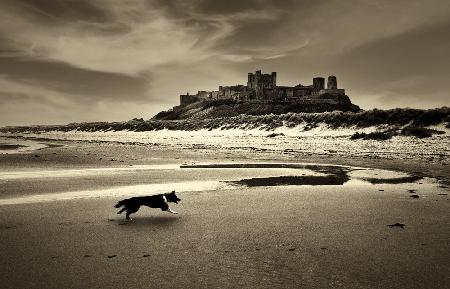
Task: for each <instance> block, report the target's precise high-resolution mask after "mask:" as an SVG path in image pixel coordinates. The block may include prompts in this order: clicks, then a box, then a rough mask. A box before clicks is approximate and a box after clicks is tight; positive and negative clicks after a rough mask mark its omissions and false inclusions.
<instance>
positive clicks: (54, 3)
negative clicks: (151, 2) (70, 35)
mask: <svg viewBox="0 0 450 289" xmlns="http://www.w3.org/2000/svg"><path fill="white" fill-rule="evenodd" d="M2 2H3V3H2V4H3V5H8V6H9V7H16V8H17V9H19V10H21V11H22V12H23V13H24V14H27V15H30V16H32V17H33V18H34V20H41V21H48V22H54V21H64V22H67V21H92V22H105V21H107V20H108V19H109V17H108V14H107V13H105V11H104V10H103V9H102V8H101V7H100V6H98V5H95V4H94V3H95V2H94V1H89V0H4V1H2Z"/></svg>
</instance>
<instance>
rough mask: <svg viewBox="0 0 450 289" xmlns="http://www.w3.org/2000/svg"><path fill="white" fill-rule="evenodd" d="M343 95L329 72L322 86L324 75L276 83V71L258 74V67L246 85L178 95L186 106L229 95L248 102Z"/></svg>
mask: <svg viewBox="0 0 450 289" xmlns="http://www.w3.org/2000/svg"><path fill="white" fill-rule="evenodd" d="M327 95H328V96H330V97H333V96H338V95H345V90H344V89H338V87H337V78H336V76H334V75H331V76H329V77H328V79H327V88H325V78H323V77H314V78H313V83H312V85H306V86H305V85H301V84H299V85H296V86H277V73H276V72H272V73H271V74H262V73H261V70H257V71H256V72H255V73H248V79H247V86H245V85H233V86H219V90H217V91H198V92H197V94H194V95H190V94H189V93H187V94H184V95H180V106H186V105H189V104H191V103H194V102H197V101H204V100H214V99H233V100H236V101H249V102H271V101H283V102H289V101H293V102H295V101H296V102H302V103H303V102H305V101H310V102H311V103H315V102H320V101H323V100H325V99H326V96H327Z"/></svg>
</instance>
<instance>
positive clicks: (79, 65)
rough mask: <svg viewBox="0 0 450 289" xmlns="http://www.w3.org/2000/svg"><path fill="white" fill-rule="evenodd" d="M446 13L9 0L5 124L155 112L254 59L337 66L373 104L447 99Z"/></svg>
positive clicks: (304, 5) (302, 76) (283, 75)
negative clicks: (184, 94) (181, 95)
mask: <svg viewBox="0 0 450 289" xmlns="http://www.w3.org/2000/svg"><path fill="white" fill-rule="evenodd" d="M449 13H450V5H449V4H448V1H444V0H442V1H440V0H434V1H431V2H426V1H420V0H398V1H381V0H380V1H359V0H348V1H333V0H330V1H326V0H320V1H313V0H302V1H294V0H229V1H211V0H126V1H104V0H48V1H44V0H5V1H1V2H0V103H1V104H2V105H1V106H0V116H1V117H0V125H1V124H2V123H8V124H13V123H14V122H17V123H24V122H28V123H30V122H39V123H49V122H58V123H62V122H65V121H66V120H69V119H70V121H83V120H95V119H99V120H116V119H130V118H132V117H135V116H144V117H145V116H147V117H150V116H151V114H154V113H156V112H158V111H160V110H162V109H167V108H169V107H170V106H172V105H176V104H177V102H178V95H179V94H180V93H185V92H186V91H190V92H196V91H197V90H204V89H217V86H219V85H229V84H238V83H245V81H246V75H247V72H249V71H255V70H256V69H262V70H264V71H278V75H279V76H278V82H279V83H280V84H284V85H294V84H298V83H302V84H310V83H311V81H312V77H314V76H320V75H321V76H328V75H331V74H334V75H337V77H338V82H339V85H340V86H341V87H343V88H346V89H347V92H348V94H349V95H350V97H351V98H352V100H354V102H355V103H357V104H360V105H362V106H363V107H364V108H371V107H396V106H405V105H408V106H413V107H434V106H441V105H449V99H448V89H447V87H446V82H447V81H448V79H449V78H450V71H449V69H448V67H449V66H450V58H449V57H448V56H447V53H448V51H449V48H450V39H449V38H448V37H445V36H446V35H449V34H450V21H449V19H448V15H449ZM35 108H39V110H36V109H35ZM41 112H45V113H41Z"/></svg>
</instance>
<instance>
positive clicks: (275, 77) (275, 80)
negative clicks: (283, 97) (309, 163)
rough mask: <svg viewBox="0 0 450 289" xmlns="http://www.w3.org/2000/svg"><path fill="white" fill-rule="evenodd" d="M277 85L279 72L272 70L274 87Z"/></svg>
mask: <svg viewBox="0 0 450 289" xmlns="http://www.w3.org/2000/svg"><path fill="white" fill-rule="evenodd" d="M276 86H277V73H276V72H272V88H275V87H276Z"/></svg>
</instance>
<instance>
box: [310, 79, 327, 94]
mask: <svg viewBox="0 0 450 289" xmlns="http://www.w3.org/2000/svg"><path fill="white" fill-rule="evenodd" d="M322 89H325V78H323V77H314V78H313V90H314V91H321V90H322Z"/></svg>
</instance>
